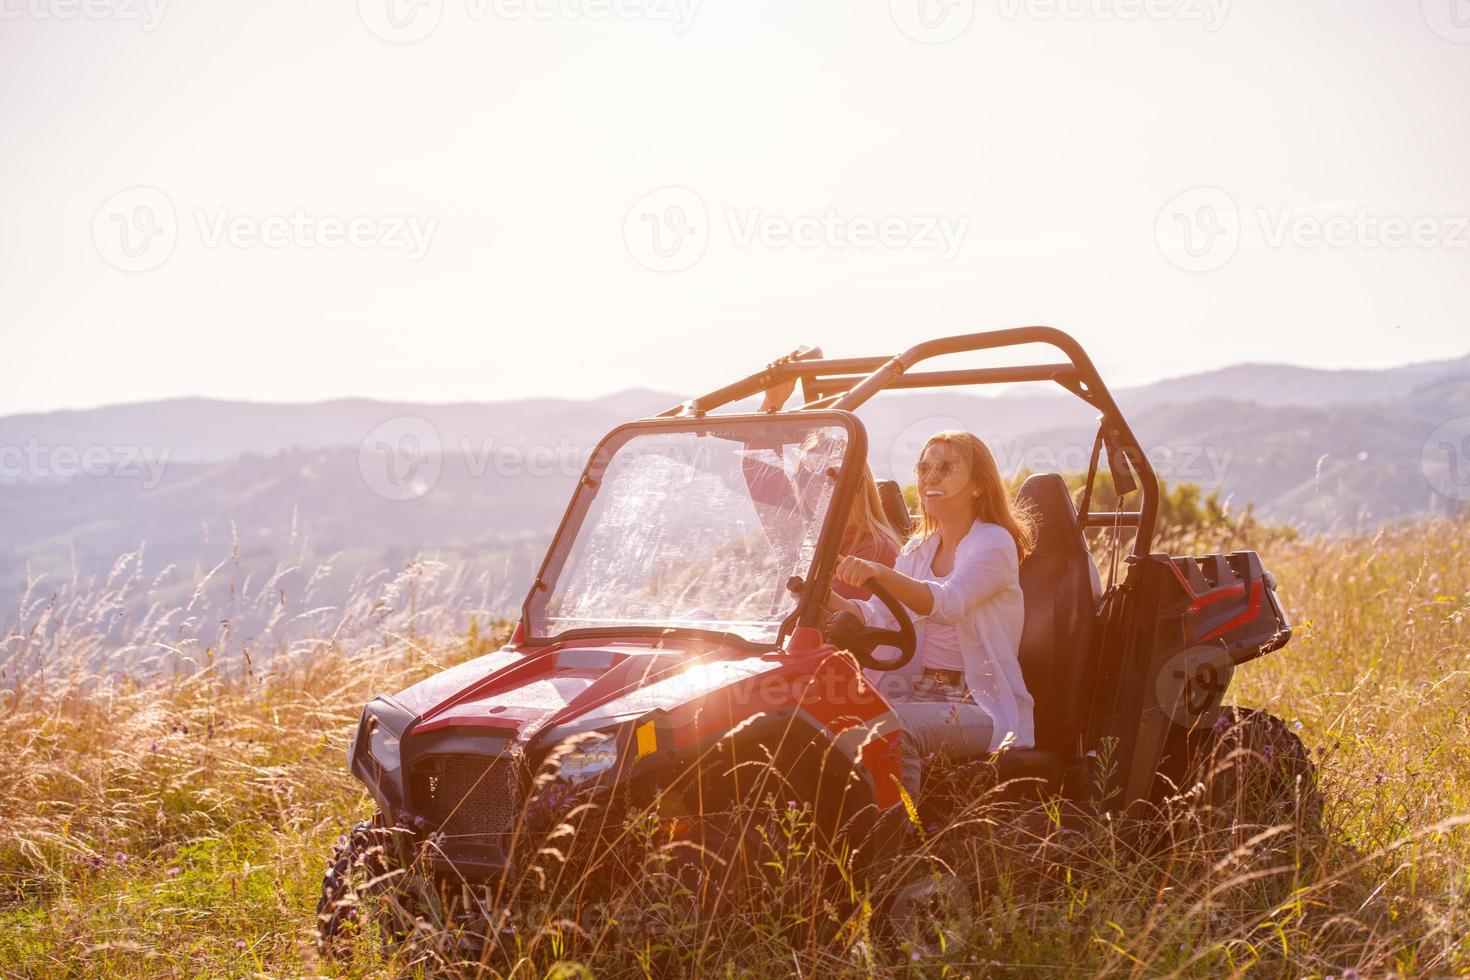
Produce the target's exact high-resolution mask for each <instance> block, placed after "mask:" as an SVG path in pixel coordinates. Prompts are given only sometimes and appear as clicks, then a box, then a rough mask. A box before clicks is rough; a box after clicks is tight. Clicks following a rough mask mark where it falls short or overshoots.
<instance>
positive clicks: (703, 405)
mask: <svg viewBox="0 0 1470 980" xmlns="http://www.w3.org/2000/svg"><path fill="white" fill-rule="evenodd" d="M1028 344H1047V345H1049V346H1051V347H1054V348H1056V349H1057V350H1059V351H1060V352H1061V353H1062V354H1064V355H1066V357H1067V360H1066V361H1063V362H1056V363H1050V364H1023V365H1016V366H1012V367H993V368H970V369H965V370H950V371H913V370H912V369H913V368H914V367H915V366H916V365H918V364H919V363H920V362H922V361H926V360H929V359H930V358H934V357H942V356H944V355H946V354H962V353H966V352H968V351H981V350H999V349H1002V348H1006V347H1021V346H1025V345H1028ZM793 378H795V379H797V380H798V381H799V382H800V384H801V391H802V397H803V398H804V400H805V404H803V405H801V406H800V407H799V408H797V409H795V411H813V410H817V409H827V408H830V409H836V410H839V411H848V412H852V411H856V410H857V409H858V408H859V407H860V406H861V405H862V404H863V403H864V402H866V401H868V399H870V398H872V397H873V396H874V395H876V394H878V393H879V392H880V391H886V390H900V389H924V388H955V387H961V386H966V385H987V384H1011V383H1015V382H1022V381H1049V382H1053V383H1055V384H1058V385H1060V386H1062V387H1063V388H1065V389H1066V390H1067V391H1069V392H1071V393H1072V394H1073V395H1076V396H1077V397H1078V398H1080V399H1082V400H1083V401H1084V402H1086V403H1087V404H1089V405H1091V406H1092V407H1093V408H1095V409H1097V410H1098V421H1099V425H1098V434H1097V439H1096V440H1095V441H1094V442H1093V447H1092V460H1091V463H1090V465H1089V467H1088V474H1087V484H1086V486H1085V488H1084V490H1083V493H1082V501H1081V504H1080V506H1079V508H1078V510H1079V513H1078V521H1079V522H1080V523H1081V525H1082V526H1083V527H1113V528H1123V527H1132V528H1136V529H1137V533H1136V534H1135V535H1134V539H1133V548H1132V554H1133V555H1134V557H1136V558H1140V559H1141V558H1145V557H1147V556H1148V554H1149V549H1150V547H1151V545H1152V543H1153V533H1154V526H1155V523H1156V521H1157V519H1158V511H1159V482H1158V478H1157V477H1156V476H1155V474H1154V470H1153V466H1152V465H1151V464H1150V463H1149V461H1148V456H1147V454H1146V453H1145V452H1144V451H1143V449H1142V447H1141V446H1140V445H1139V443H1138V439H1137V437H1136V436H1134V434H1133V430H1132V429H1131V428H1130V427H1129V425H1128V422H1127V420H1126V419H1124V418H1123V413H1122V411H1121V410H1120V409H1119V408H1118V403H1117V402H1116V401H1114V400H1113V396H1112V393H1111V392H1109V391H1108V387H1107V385H1105V384H1104V383H1103V380H1102V378H1101V377H1099V376H1098V373H1097V368H1096V367H1094V366H1093V363H1092V359H1091V358H1089V357H1088V356H1087V352H1086V351H1084V350H1083V349H1082V345H1081V344H1079V343H1077V341H1076V340H1075V339H1073V338H1072V337H1071V336H1070V335H1069V334H1066V333H1063V332H1062V331H1060V330H1057V329H1055V328H1053V327H1040V326H1035V327H1017V328H1013V329H1009V330H991V331H986V332H983V333H969V334H959V335H957V336H954V337H941V338H938V339H936V340H928V341H925V342H924V343H922V344H916V345H915V346H913V347H910V348H909V349H908V350H906V351H904V352H903V353H902V354H899V355H897V356H895V357H848V358H826V359H807V358H798V357H797V356H795V355H787V356H785V357H781V358H778V359H777V360H775V361H773V362H772V363H771V364H769V365H767V366H766V367H765V368H764V369H763V370H761V371H758V372H756V373H755V374H752V375H749V376H747V377H745V378H742V379H740V380H739V381H736V382H734V383H732V384H728V385H725V386H724V387H723V388H717V389H715V390H714V391H711V392H709V393H708V394H704V395H700V396H699V397H698V398H691V399H690V400H688V401H686V402H684V403H683V404H681V405H676V406H674V407H673V408H671V409H669V410H668V411H666V412H663V413H661V414H660V415H659V417H660V418H671V417H679V416H693V417H701V416H703V415H706V414H707V413H710V412H713V411H715V410H716V409H719V408H721V407H722V406H725V405H728V404H730V403H731V402H736V401H740V400H741V399H744V398H748V397H750V396H752V395H755V394H758V393H760V392H762V391H765V390H766V389H768V388H771V387H773V386H775V385H777V384H780V383H782V382H784V381H789V380H791V379H793ZM1103 448H1106V449H1107V462H1108V467H1109V469H1110V471H1111V474H1112V478H1113V486H1114V488H1115V489H1116V491H1117V497H1118V499H1119V500H1120V501H1121V500H1122V498H1123V497H1124V496H1126V495H1127V494H1129V493H1131V492H1133V491H1134V490H1139V491H1141V498H1140V502H1139V506H1138V509H1137V510H1131V511H1092V510H1090V506H1089V505H1090V502H1091V500H1092V491H1093V485H1094V482H1095V480H1096V477H1097V465H1098V460H1099V454H1100V451H1101V450H1102V449H1103Z"/></svg>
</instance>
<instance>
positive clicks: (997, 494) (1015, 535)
mask: <svg viewBox="0 0 1470 980" xmlns="http://www.w3.org/2000/svg"><path fill="white" fill-rule="evenodd" d="M935 445H945V446H949V447H951V448H952V449H954V451H955V452H956V453H957V454H958V455H959V457H960V459H962V460H963V461H964V462H965V463H966V464H967V466H968V467H969V470H970V482H969V484H968V486H970V487H973V488H975V489H976V490H977V491H979V492H978V493H976V494H975V496H974V498H973V499H974V509H973V511H972V513H973V516H974V518H975V519H976V520H981V521H985V522H986V523H988V524H999V525H1000V526H1001V527H1003V528H1005V529H1006V531H1008V532H1009V533H1010V535H1011V538H1012V539H1013V540H1014V541H1015V542H1016V557H1017V558H1022V559H1024V558H1025V557H1026V556H1027V555H1029V554H1030V553H1031V549H1032V547H1034V546H1035V543H1036V529H1035V524H1034V522H1033V520H1032V517H1031V514H1030V513H1029V512H1028V511H1027V510H1025V509H1024V508H1022V507H1018V506H1017V505H1016V504H1014V503H1013V502H1012V501H1011V495H1010V493H1009V492H1008V491H1007V490H1006V484H1005V480H1003V479H1001V476H1000V467H999V466H997V465H996V463H995V456H994V455H992V454H991V452H990V447H989V446H987V445H985V443H984V442H983V441H981V439H980V438H979V437H978V436H976V435H974V434H972V433H969V432H963V431H961V430H959V429H947V430H945V431H944V432H936V433H935V434H934V435H932V436H930V437H929V439H928V441H927V442H925V443H924V449H923V451H922V452H920V453H919V458H920V459H923V458H924V453H927V452H928V451H929V447H931V446H935ZM937 530H939V522H938V521H937V520H935V519H934V518H933V517H932V516H931V515H930V514H929V511H928V510H926V509H925V507H924V495H923V494H922V493H920V494H919V522H918V526H917V527H916V528H915V530H914V537H915V538H920V539H922V538H927V537H929V536H930V535H931V534H933V533H934V532H935V531H937Z"/></svg>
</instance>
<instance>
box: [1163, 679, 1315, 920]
mask: <svg viewBox="0 0 1470 980" xmlns="http://www.w3.org/2000/svg"><path fill="white" fill-rule="evenodd" d="M1156 789H1157V793H1156V797H1157V798H1156V802H1157V803H1158V804H1159V805H1160V807H1161V809H1162V812H1163V814H1164V815H1165V816H1166V817H1167V818H1169V819H1168V823H1167V824H1166V826H1165V828H1164V841H1163V843H1165V844H1166V846H1168V842H1170V841H1172V842H1173V843H1174V844H1175V845H1183V846H1184V847H1186V848H1187V849H1188V850H1191V851H1193V850H1196V849H1197V848H1198V847H1199V846H1200V845H1204V847H1205V853H1207V854H1208V853H1213V854H1215V855H1217V856H1220V855H1225V854H1233V855H1236V858H1235V859H1234V860H1233V862H1232V867H1234V869H1235V871H1236V872H1248V871H1250V870H1252V869H1253V870H1255V871H1259V872H1261V874H1260V876H1259V878H1258V879H1257V881H1256V884H1254V885H1251V886H1249V890H1251V891H1257V892H1259V894H1258V898H1259V899H1263V900H1265V901H1268V902H1274V901H1276V900H1278V899H1279V897H1280V896H1281V895H1282V894H1283V893H1284V889H1285V888H1286V887H1287V886H1288V885H1289V883H1290V881H1291V880H1292V879H1293V878H1294V877H1296V876H1297V875H1298V874H1299V873H1300V872H1301V869H1302V868H1303V867H1304V866H1305V865H1307V864H1308V863H1310V862H1312V861H1313V860H1314V859H1315V851H1316V850H1317V848H1316V847H1315V846H1314V845H1315V844H1316V843H1317V842H1318V841H1320V839H1321V837H1322V796H1321V793H1320V792H1319V790H1318V786H1317V767H1316V765H1315V764H1314V763H1313V762H1312V759H1311V755H1310V753H1309V752H1308V751H1307V747H1306V746H1305V745H1303V744H1302V740H1301V739H1300V738H1299V737H1297V735H1296V733H1295V732H1294V731H1292V730H1291V728H1290V727H1288V726H1287V724H1286V723H1285V722H1284V721H1282V720H1281V719H1280V718H1277V717H1275V716H1274V715H1271V714H1269V713H1267V712H1265V711H1261V710H1258V709H1255V708H1240V707H1226V708H1222V709H1221V710H1220V713H1219V716H1218V717H1217V719H1216V721H1215V724H1214V725H1212V726H1210V727H1208V728H1200V729H1196V730H1193V731H1190V732H1187V733H1185V732H1182V731H1181V732H1180V734H1179V735H1177V736H1176V737H1174V738H1173V739H1171V740H1170V743H1169V745H1168V747H1167V749H1166V757H1165V759H1164V764H1163V765H1162V766H1161V767H1160V772H1159V777H1158V780H1157V784H1156ZM1181 807H1184V808H1187V809H1182V808H1181Z"/></svg>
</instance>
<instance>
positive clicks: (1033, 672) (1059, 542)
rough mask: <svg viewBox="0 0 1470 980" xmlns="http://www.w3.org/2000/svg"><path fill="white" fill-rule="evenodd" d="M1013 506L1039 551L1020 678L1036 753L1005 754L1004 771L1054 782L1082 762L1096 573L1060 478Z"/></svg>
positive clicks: (1031, 558) (1025, 586) (1028, 593)
mask: <svg viewBox="0 0 1470 980" xmlns="http://www.w3.org/2000/svg"><path fill="white" fill-rule="evenodd" d="M1016 502H1017V504H1018V505H1020V506H1021V507H1022V508H1024V509H1026V510H1028V511H1029V512H1030V514H1031V517H1032V520H1033V521H1034V523H1035V530H1036V547H1035V548H1034V550H1033V551H1032V552H1031V554H1029V555H1027V556H1026V560H1025V561H1023V562H1022V563H1021V592H1022V594H1023V596H1024V597H1025V602H1026V625H1025V627H1024V629H1023V630H1022V633H1021V649H1020V661H1021V673H1022V675H1023V676H1024V677H1025V679H1026V689H1027V690H1028V691H1030V692H1031V696H1032V698H1034V699H1035V702H1036V704H1035V709H1034V712H1035V721H1036V747H1035V748H1034V749H1014V750H1008V751H1006V752H1004V753H1002V755H1001V758H1000V772H1001V776H1002V777H1004V778H1007V779H1010V778H1016V777H1023V776H1036V777H1040V778H1043V779H1047V780H1048V781H1051V780H1053V779H1054V778H1055V776H1056V775H1057V774H1058V773H1059V772H1060V770H1061V768H1062V766H1063V765H1064V764H1065V762H1066V761H1067V760H1070V759H1073V758H1075V757H1076V756H1077V753H1078V746H1079V740H1080V736H1081V733H1082V726H1083V724H1084V723H1085V720H1086V709H1087V695H1088V692H1087V691H1086V690H1085V689H1084V687H1085V677H1086V672H1085V671H1084V669H1083V667H1084V665H1085V662H1086V658H1087V646H1088V638H1089V636H1090V635H1091V632H1092V624H1093V620H1094V619H1095V618H1096V615H1097V596H1096V592H1095V591H1094V588H1095V582H1096V575H1097V569H1096V566H1095V565H1093V563H1092V556H1091V555H1090V554H1088V551H1087V544H1086V541H1085V540H1084V539H1083V536H1082V529H1081V528H1080V527H1079V526H1078V523H1077V509H1076V507H1075V506H1073V504H1072V494H1071V492H1070V491H1069V490H1068V489H1067V484H1066V481H1064V480H1063V479H1062V478H1061V477H1060V476H1058V475H1057V474H1055V473H1038V474H1036V475H1035V476H1032V477H1029V478H1028V479H1027V480H1026V482H1025V483H1023V484H1021V489H1020V490H1019V491H1017V493H1016Z"/></svg>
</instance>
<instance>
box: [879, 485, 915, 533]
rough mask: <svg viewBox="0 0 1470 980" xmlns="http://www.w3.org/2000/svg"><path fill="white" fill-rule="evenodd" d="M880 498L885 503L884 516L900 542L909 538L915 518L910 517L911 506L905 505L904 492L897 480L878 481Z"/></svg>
mask: <svg viewBox="0 0 1470 980" xmlns="http://www.w3.org/2000/svg"><path fill="white" fill-rule="evenodd" d="M878 498H879V499H880V500H882V501H883V515H884V516H885V517H887V518H888V523H889V524H892V525H893V529H894V530H895V531H897V532H898V537H899V540H903V539H904V538H907V537H908V536H909V532H910V531H912V530H913V518H911V517H910V516H909V505H908V504H906V503H904V500H903V490H902V489H901V488H900V487H899V485H898V482H897V481H896V480H879V481H878Z"/></svg>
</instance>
